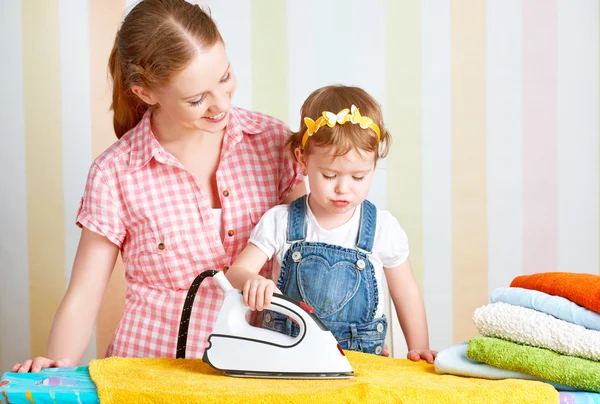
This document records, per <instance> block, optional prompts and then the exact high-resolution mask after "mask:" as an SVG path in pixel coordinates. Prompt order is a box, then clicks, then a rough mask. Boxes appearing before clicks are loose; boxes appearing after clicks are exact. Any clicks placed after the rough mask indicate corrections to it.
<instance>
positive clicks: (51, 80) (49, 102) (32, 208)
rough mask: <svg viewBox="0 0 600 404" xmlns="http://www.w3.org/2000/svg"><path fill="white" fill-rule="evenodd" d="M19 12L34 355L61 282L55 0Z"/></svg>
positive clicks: (25, 5)
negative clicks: (21, 33)
mask: <svg viewBox="0 0 600 404" xmlns="http://www.w3.org/2000/svg"><path fill="white" fill-rule="evenodd" d="M22 13H23V14H22V18H23V88H24V111H25V156H26V157H25V159H26V162H25V167H26V172H27V231H28V248H29V311H30V327H31V355H32V356H33V357H35V356H40V355H41V356H44V355H45V353H46V345H47V341H48V333H49V331H50V327H51V325H52V320H53V318H54V314H55V312H56V309H57V307H58V305H59V303H60V301H61V299H62V297H63V295H64V291H65V282H66V279H65V271H64V268H65V245H64V238H65V237H64V233H65V231H64V207H63V204H64V199H63V174H62V134H61V101H60V100H61V89H60V31H59V1H58V0H45V1H35V0H24V1H23V2H22ZM6 174H7V175H10V173H6Z"/></svg>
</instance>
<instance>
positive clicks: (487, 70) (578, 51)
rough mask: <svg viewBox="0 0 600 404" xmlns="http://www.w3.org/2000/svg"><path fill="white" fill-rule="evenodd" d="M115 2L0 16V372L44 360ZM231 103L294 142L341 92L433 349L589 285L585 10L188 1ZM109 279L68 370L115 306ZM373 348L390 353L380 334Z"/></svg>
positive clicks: (518, 2) (592, 94) (593, 29)
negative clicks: (554, 294) (371, 165)
mask: <svg viewBox="0 0 600 404" xmlns="http://www.w3.org/2000/svg"><path fill="white" fill-rule="evenodd" d="M135 2H136V1H131V0H127V1H126V0H88V1H87V2H86V1H81V0H45V1H43V2H39V1H35V0H9V1H3V2H0V44H1V46H0V55H1V59H2V61H1V62H0V85H1V88H2V91H0V135H1V136H2V147H0V172H1V173H2V175H0V189H1V190H2V191H1V193H2V198H0V275H1V278H0V279H1V282H0V285H1V286H0V324H1V327H0V371H3V370H6V369H7V368H9V367H10V366H11V365H12V364H13V363H14V362H16V361H19V360H22V359H24V358H28V357H31V356H37V355H43V354H44V352H45V345H46V339H47V335H48V332H49V329H50V327H51V322H52V318H53V315H54V312H55V311H56V308H57V306H58V304H59V302H60V299H61V298H62V296H63V294H64V291H65V288H66V286H67V283H68V280H69V273H70V267H71V265H72V262H73V257H74V255H75V250H76V248H77V242H78V238H79V234H80V230H79V229H78V228H77V227H76V226H75V225H74V218H75V212H76V209H77V206H78V203H79V200H80V198H81V195H82V192H83V186H84V183H85V178H86V175H87V170H88V168H89V165H90V163H91V162H92V160H93V158H94V157H95V156H97V155H98V154H99V153H100V152H101V151H102V150H104V149H105V148H106V147H107V146H108V145H110V144H111V143H112V142H113V141H114V140H115V137H114V134H113V133H112V128H111V115H110V113H109V111H108V107H109V102H110V101H109V99H110V89H109V86H108V81H107V68H106V65H107V59H108V54H109V51H110V48H111V46H112V42H113V39H114V34H115V31H116V29H117V27H118V24H119V22H120V21H121V19H122V18H123V16H124V14H125V13H126V12H127V10H129V9H130V8H131V7H132V5H133V4H135ZM202 3H207V4H208V5H209V6H210V9H211V13H212V15H213V17H214V18H215V20H216V22H217V24H218V26H219V27H220V29H221V31H222V34H223V37H224V38H225V41H226V45H227V50H228V54H229V57H230V59H231V62H232V65H233V66H234V69H235V71H236V74H237V77H238V82H239V84H238V90H237V93H236V96H235V100H234V101H235V103H236V104H237V105H239V106H241V107H245V108H251V109H256V110H258V111H262V112H266V113H270V114H272V115H275V116H277V117H279V118H281V119H283V120H285V121H286V122H288V123H289V124H290V126H291V127H292V128H294V129H296V128H297V125H298V123H299V118H300V116H299V109H300V106H301V103H302V101H303V100H304V98H305V97H306V96H307V95H308V94H309V93H310V92H311V91H312V90H314V89H315V88H317V87H319V86H322V85H325V84H330V83H344V84H351V85H359V86H361V87H364V88H365V89H366V90H367V91H369V92H370V93H371V94H373V95H374V96H375V98H377V99H378V100H379V101H380V102H381V103H382V105H383V108H384V115H385V117H386V123H387V126H388V128H389V130H390V131H391V133H392V135H393V139H394V140H393V144H392V150H391V152H390V155H389V157H388V158H387V159H386V160H385V161H383V162H382V163H381V165H380V166H379V168H378V170H377V174H376V176H375V179H374V183H373V187H372V190H371V199H372V200H374V201H375V202H376V203H377V204H378V205H379V206H380V207H382V208H386V209H389V210H390V211H391V212H392V213H394V214H395V215H396V217H397V218H398V219H399V221H400V223H401V224H402V225H403V227H404V228H405V230H406V231H407V233H408V235H409V240H410V243H411V261H412V263H413V267H414V270H415V274H416V276H417V279H418V281H419V284H420V285H421V288H422V292H423V295H424V299H425V303H426V306H427V312H428V320H429V327H430V335H431V337H430V339H431V345H432V347H433V348H436V349H443V348H445V347H447V346H448V345H450V344H451V343H453V342H457V341H461V340H464V339H467V338H469V337H470V336H472V335H474V334H475V328H474V326H473V324H472V321H471V314H472V312H473V309H474V308H476V307H477V306H479V305H482V304H484V303H486V301H487V298H488V295H489V293H490V291H491V290H493V289H494V288H496V287H499V286H506V285H508V283H509V282H510V280H511V279H512V278H513V277H514V276H516V275H518V274H522V273H531V272H538V271H573V272H590V273H598V271H599V260H600V257H599V242H600V240H599V227H600V218H599V210H600V201H599V189H600V183H599V176H598V174H599V142H598V140H599V117H600V102H599V94H600V88H599V75H600V66H599V55H600V49H599V48H600V40H599V21H600V10H599V4H598V0H578V1H569V0H487V1H483V0H480V1H472V0H452V1H451V0H420V1H419V0H372V1H370V2H364V1H363V0H335V1H334V0H331V1H327V2H323V1H319V0H304V1H302V2H298V1H282V0H212V1H210V0H204V1H202ZM124 289H125V284H124V280H123V268H122V264H121V263H118V264H117V269H116V271H115V273H114V275H113V277H112V279H111V282H110V285H109V288H108V290H107V296H106V299H105V301H104V303H103V305H102V308H101V311H100V313H99V316H98V321H97V326H96V330H95V333H94V339H93V341H92V344H91V345H90V348H89V350H88V353H87V354H86V357H85V360H86V361H87V360H89V359H91V358H94V357H96V356H97V355H102V354H103V352H104V349H105V347H106V346H107V344H108V342H109V341H110V338H111V334H112V331H113V329H114V327H115V326H116V323H117V322H118V320H119V315H120V311H121V310H122V307H123V295H124ZM390 344H392V348H393V353H394V355H396V356H402V355H403V354H404V351H405V345H404V343H403V341H402V333H401V330H400V328H399V326H398V324H397V322H395V324H394V325H393V326H392V327H391V335H390Z"/></svg>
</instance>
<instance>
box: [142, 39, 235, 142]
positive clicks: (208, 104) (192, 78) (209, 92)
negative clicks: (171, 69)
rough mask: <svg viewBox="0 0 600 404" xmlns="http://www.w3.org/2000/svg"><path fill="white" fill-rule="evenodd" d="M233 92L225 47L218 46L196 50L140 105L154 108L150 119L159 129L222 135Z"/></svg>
mask: <svg viewBox="0 0 600 404" xmlns="http://www.w3.org/2000/svg"><path fill="white" fill-rule="evenodd" d="M235 88H236V79H235V76H234V75H233V72H232V70H231V65H230V64H229V59H228V58H227V54H226V52H225V46H224V45H223V44H222V43H221V42H218V43H217V44H215V45H214V46H213V47H212V48H209V49H200V48H199V49H198V53H197V55H196V57H195V58H194V59H193V60H192V62H191V63H190V64H189V65H188V66H187V67H186V68H185V69H183V70H182V71H181V72H179V73H178V74H176V75H175V77H173V80H172V81H171V83H169V85H167V86H166V87H164V88H161V89H158V90H156V91H151V92H147V94H148V95H149V97H150V98H151V100H150V102H148V101H146V100H144V101H146V102H148V103H150V104H153V105H158V109H157V111H156V113H155V116H154V117H153V118H154V119H155V122H156V121H158V122H160V126H161V127H164V126H165V125H168V126H169V128H174V129H175V130H180V129H188V130H200V131H203V132H208V133H222V131H223V130H224V128H225V127H226V126H227V123H228V121H229V108H230V106H231V97H232V96H233V93H234V92H235ZM134 92H135V91H134Z"/></svg>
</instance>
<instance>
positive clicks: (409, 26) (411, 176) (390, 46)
mask: <svg viewBox="0 0 600 404" xmlns="http://www.w3.org/2000/svg"><path fill="white" fill-rule="evenodd" d="M385 8H386V10H385V18H386V21H385V25H386V32H385V33H386V36H385V37H386V49H385V59H386V60H385V71H386V78H385V92H386V98H385V105H384V118H385V122H386V128H387V130H388V131H389V132H390V133H391V135H392V147H391V149H390V153H389V155H388V158H387V170H386V176H387V208H388V210H389V211H390V212H392V214H394V216H396V218H397V219H398V221H399V222H400V224H401V225H402V227H403V228H404V230H405V231H406V233H407V234H408V240H409V244H410V260H411V263H412V267H413V271H414V274H415V277H416V279H417V282H418V283H419V285H420V287H421V290H423V158H422V141H421V132H422V131H421V113H422V112H421V1H414V0H400V1H399V0H386V2H385Z"/></svg>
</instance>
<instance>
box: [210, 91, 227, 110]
mask: <svg viewBox="0 0 600 404" xmlns="http://www.w3.org/2000/svg"><path fill="white" fill-rule="evenodd" d="M230 103H231V97H229V94H228V93H227V92H226V91H219V92H217V93H215V96H214V98H213V109H215V110H217V111H218V112H225V111H227V110H229V105H230Z"/></svg>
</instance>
